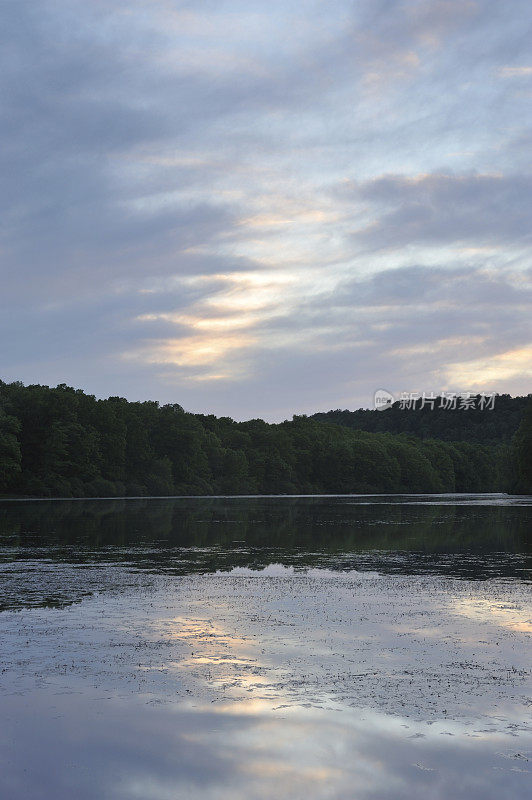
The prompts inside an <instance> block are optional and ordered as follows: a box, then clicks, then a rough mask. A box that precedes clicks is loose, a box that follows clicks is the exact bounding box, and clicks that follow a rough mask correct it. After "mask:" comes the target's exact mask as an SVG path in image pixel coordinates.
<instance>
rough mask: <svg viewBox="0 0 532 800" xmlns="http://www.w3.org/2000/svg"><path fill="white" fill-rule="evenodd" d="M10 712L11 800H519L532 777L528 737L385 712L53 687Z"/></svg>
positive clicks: (6, 719)
mask: <svg viewBox="0 0 532 800" xmlns="http://www.w3.org/2000/svg"><path fill="white" fill-rule="evenodd" d="M3 710H4V716H3V725H2V729H1V732H0V737H1V739H0V741H1V744H2V749H3V750H4V755H5V759H4V760H3V769H2V776H1V778H0V784H1V785H2V786H3V787H4V790H5V791H6V794H5V795H4V796H6V797H9V798H10V800H28V798H31V799H32V800H41V799H42V800H49V798H54V800H72V798H73V797H75V798H76V800H94V799H95V798H106V800H124V798H128V800H129V799H131V800H132V799H133V798H139V800H140V799H142V800H145V799H146V798H149V799H150V800H169V799H170V798H172V800H173V798H177V797H183V798H184V797H186V798H188V800H200V799H201V800H209V799H212V800H214V798H216V800H229V798H230V799H231V800H243V799H244V798H245V799H246V800H248V799H249V798H254V799H256V800H259V799H262V798H264V800H266V799H268V800H269V799H270V798H272V797H277V798H280V800H297V799H298V798H314V800H322V799H323V800H325V798H327V800H345V798H357V800H370V798H371V799H372V800H373V799H374V798H393V799H394V800H417V799H418V798H419V800H425V798H427V797H433V798H442V800H443V798H449V797H452V798H454V799H455V800H517V798H525V797H526V796H527V795H526V792H527V787H528V786H529V780H530V764H529V761H528V760H527V755H526V753H523V752H521V751H522V747H521V745H522V744H523V742H521V743H520V748H521V749H519V748H517V747H516V745H515V741H514V740H513V739H512V738H511V737H507V736H506V737H505V736H491V737H490V736H489V735H485V736H484V737H483V738H482V739H481V740H479V739H475V738H472V737H470V736H468V732H467V730H464V729H461V728H460V727H458V726H454V727H453V726H449V725H448V724H442V725H433V726H428V725H423V724H413V723H411V722H410V721H407V720H403V719H401V718H397V719H392V718H390V717H386V716H384V715H379V714H375V713H366V714H365V716H364V717H363V718H360V717H359V716H357V715H354V714H349V713H344V714H338V715H336V716H335V715H331V714H327V715H325V714H323V713H320V712H316V711H313V710H304V709H302V710H298V711H295V712H294V711H293V712H290V713H287V712H285V713H283V714H278V713H277V714H276V713H272V712H271V711H268V712H264V713H262V714H259V713H256V712H251V713H245V711H246V709H234V708H223V709H222V708H220V709H210V708H205V707H203V708H195V709H186V708H183V707H181V708H176V707H170V706H164V707H158V708H153V707H150V706H147V705H145V704H142V703H139V702H132V701H129V702H128V703H125V702H123V701H120V700H113V701H109V700H106V699H103V698H101V697H100V698H99V697H97V696H93V697H79V696H76V695H70V696H68V697H65V696H64V695H43V694H42V693H34V694H32V695H28V696H27V702H26V704H25V705H24V706H22V707H21V704H20V702H18V701H17V699H10V698H8V699H7V702H6V703H5V705H4V709H3ZM81 721H82V722H81ZM530 744H531V743H530V741H529V742H528V745H529V746H530ZM52 765H54V768H51V766H52Z"/></svg>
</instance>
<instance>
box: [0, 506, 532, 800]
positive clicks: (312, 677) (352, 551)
mask: <svg viewBox="0 0 532 800" xmlns="http://www.w3.org/2000/svg"><path fill="white" fill-rule="evenodd" d="M531 533H532V498H530V497H508V496H506V495H409V496H407V495H401V496H382V495H378V496H330V497H329V496H320V497H201V498H199V497H198V498H190V497H189V498H138V499H127V500H119V499H101V500H92V499H91V500H3V501H0V575H1V576H0V657H1V663H0V713H1V720H2V725H1V726H0V765H1V769H0V796H1V797H2V798H3V797H5V798H9V800H22V799H24V800H48V799H49V798H50V800H51V799H52V798H53V800H63V799H64V800H67V798H68V800H72V798H76V800H93V799H94V800H95V799H96V798H98V800H130V799H132V798H139V799H140V798H142V800H152V799H153V800H174V798H190V800H199V799H200V798H201V800H204V798H205V799H206V800H210V799H211V798H212V799H213V800H214V799H216V800H226V799H227V800H229V798H231V800H233V798H236V800H240V799H242V800H243V799H244V798H246V800H247V799H248V798H251V799H254V798H272V797H276V798H281V800H285V799H286V800H288V799H289V800H294V798H305V800H312V799H313V798H317V799H320V800H321V798H327V800H330V799H331V798H334V799H335V800H336V798H338V799H340V798H342V799H343V798H356V799H357V800H369V799H370V798H372V799H374V798H379V800H381V798H391V799H392V800H396V798H397V800H402V799H403V798H405V800H406V798H408V799H409V800H417V798H420V800H421V798H423V800H425V798H427V797H430V798H432V799H433V800H439V798H442V799H443V798H449V797H452V798H455V799H457V800H461V799H462V798H463V800H466V798H467V800H477V799H478V800H490V798H493V800H501V799H502V800H504V798H508V800H510V798H511V799H512V800H515V799H516V798H525V797H528V796H529V793H530V787H531V781H530V778H531V771H532V725H531V715H530V710H531V705H530V682H531V658H530V633H531V631H532V611H531V602H530V601H531V595H530V567H531V560H530V543H531Z"/></svg>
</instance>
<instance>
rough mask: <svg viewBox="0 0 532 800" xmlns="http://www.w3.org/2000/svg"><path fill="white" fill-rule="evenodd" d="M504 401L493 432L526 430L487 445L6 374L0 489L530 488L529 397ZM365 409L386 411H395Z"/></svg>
mask: <svg viewBox="0 0 532 800" xmlns="http://www.w3.org/2000/svg"><path fill="white" fill-rule="evenodd" d="M522 400H524V401H525V402H521V401H522ZM510 401H511V402H510ZM516 401H519V403H517V405H519V407H520V408H521V413H520V414H519V419H516V418H515V406H516ZM505 403H506V405H503V404H500V405H499V406H497V408H496V409H494V410H493V411H486V412H485V413H486V414H487V415H488V414H490V415H495V416H497V415H502V416H505V415H507V416H508V417H509V418H510V417H511V419H512V422H511V423H510V422H509V421H506V422H504V421H503V420H499V422H498V423H497V426H498V427H497V426H496V427H495V428H494V430H498V431H501V430H504V431H506V430H509V429H510V427H511V426H512V425H514V424H515V427H514V431H515V428H517V427H518V426H519V425H521V427H520V428H519V431H518V433H517V434H515V436H514V437H513V438H512V437H511V434H510V433H508V435H506V434H505V435H504V436H503V435H501V434H499V435H498V436H493V437H491V435H490V438H489V439H488V443H481V442H478V441H477V440H476V439H475V437H474V436H471V441H465V440H464V439H466V438H467V437H465V436H464V437H462V440H461V441H444V440H443V437H441V438H440V439H438V438H436V434H434V435H433V438H427V437H426V435H425V434H426V432H425V430H422V431H417V432H416V433H420V434H421V435H419V436H418V435H414V431H409V432H399V433H398V432H389V431H384V432H371V431H368V430H361V429H355V428H354V427H348V426H345V425H339V424H335V423H334V422H330V421H329V422H327V421H323V420H322V419H317V418H316V417H314V418H312V417H306V416H295V417H294V418H293V419H292V420H291V421H287V422H282V423H280V424H268V423H266V422H264V421H263V420H260V419H254V420H250V421H248V422H235V421H234V420H232V419H230V418H228V417H221V418H217V417H215V416H213V415H208V416H205V415H201V414H191V413H187V412H185V411H184V410H183V408H182V407H181V406H179V405H176V404H174V405H163V406H160V405H159V404H158V403H156V402H152V401H148V402H143V403H138V402H128V401H127V400H125V399H123V398H121V397H110V398H108V399H107V400H98V399H96V398H95V397H93V396H92V395H88V394H85V393H84V392H83V391H81V390H76V389H73V388H71V387H68V386H66V385H64V384H61V385H59V386H57V387H56V388H49V387H47V386H24V385H23V384H21V383H18V382H17V383H10V384H7V383H3V382H0V491H1V492H2V493H4V494H5V495H12V496H13V495H17V496H37V497H50V496H51V497H54V496H61V497H94V496H108V497H110V496H143V495H173V494H184V495H187V494H198V495H205V494H255V493H256V494H290V493H304V494H307V493H308V494H311V493H352V492H353V493H370V492H453V491H458V492H475V491H501V490H506V489H512V488H518V489H519V491H523V492H525V491H529V484H528V483H527V481H528V479H529V478H530V468H529V466H528V467H527V466H526V464H527V463H529V462H528V461H527V459H529V458H530V444H531V427H532V421H531V415H530V413H529V412H527V413H528V416H527V415H525V416H523V413H522V411H523V409H524V407H525V404H526V399H523V398H515V399H514V400H512V398H509V399H508V400H506V401H505ZM499 407H500V409H501V410H500V411H499ZM505 409H506V410H505ZM332 413H337V412H332ZM340 413H345V412H340ZM353 413H354V414H360V413H361V412H353ZM362 413H363V414H364V415H371V414H373V415H374V416H375V417H378V418H379V419H380V418H382V417H386V416H387V415H388V414H392V413H393V409H389V410H388V411H385V412H379V411H375V412H362ZM403 413H404V414H405V416H408V415H410V416H412V412H411V411H406V412H403ZM454 413H455V414H457V415H458V414H459V413H460V412H454ZM469 413H470V412H467V413H466V412H462V416H463V417H465V418H468V417H469ZM325 416H327V415H325ZM364 418H366V419H369V416H365V417H364ZM490 419H493V416H492V417H490ZM527 420H528V422H527ZM376 424H380V423H376ZM527 469H528V472H527Z"/></svg>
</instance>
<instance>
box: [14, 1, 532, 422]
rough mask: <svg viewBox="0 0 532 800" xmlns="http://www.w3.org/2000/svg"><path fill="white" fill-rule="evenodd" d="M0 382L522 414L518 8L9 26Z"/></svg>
mask: <svg viewBox="0 0 532 800" xmlns="http://www.w3.org/2000/svg"><path fill="white" fill-rule="evenodd" d="M3 17H4V19H3V24H2V26H1V28H0V39H1V45H2V47H1V48H0V52H1V56H0V89H1V92H2V104H1V116H2V118H1V129H0V174H1V175H2V180H3V191H2V192H1V193H0V220H1V222H0V253H1V263H2V267H1V269H2V292H1V295H0V314H1V316H0V353H1V362H0V377H2V378H3V379H4V380H23V381H24V382H40V383H47V384H50V385H55V384H56V383H59V382H66V383H69V384H72V385H75V386H79V387H82V388H84V389H86V390H87V391H89V392H91V393H94V394H97V395H98V396H108V395H117V394H119V395H123V396H126V397H128V398H130V399H157V400H160V401H161V402H179V403H181V404H182V405H184V406H185V407H186V408H187V409H189V410H193V411H207V412H213V413H217V414H227V415H230V416H233V417H235V418H238V419H244V418H249V417H256V416H263V417H265V418H267V419H283V418H285V417H290V416H291V415H292V414H293V413H312V412H313V411H317V410H326V409H328V408H337V407H351V408H356V407H359V406H369V405H371V403H372V399H373V391H374V390H375V389H377V388H386V389H388V390H390V391H393V392H401V391H423V390H425V391H441V390H443V389H457V390H467V389H474V390H478V391H482V390H484V391H499V392H511V393H513V394H516V393H519V394H524V393H528V392H529V391H531V390H532V382H531V372H532V341H531V340H532V323H531V322H530V319H531V318H532V314H531V306H532V304H531V300H532V285H531V284H532V272H531V268H532V264H531V259H530V255H531V251H532V243H531V234H530V231H531V226H530V220H531V219H532V170H531V165H530V145H531V141H532V126H531V116H532V114H531V108H532V102H531V100H532V58H531V56H530V41H531V40H532V7H531V5H530V2H529V0H508V1H507V2H505V3H494V2H492V0H360V1H359V2H356V3H352V2H347V0H329V2H326V3H325V2H320V1H319V0H301V2H298V3H292V4H287V3H285V2H275V0H274V1H273V2H272V0H269V2H267V3H266V2H253V0H246V2H243V1H242V2H237V1H236V0H228V1H227V2H225V1H224V0H217V2H209V1H208V0H205V1H204V2H201V1H200V0H197V2H194V3H190V2H177V1H176V0H151V2H147V0H144V2H140V0H133V1H132V2H128V3H124V2H119V1H118V0H93V2H91V3H86V2H76V0H68V1H67V0H41V2H40V3H35V2H34V0H28V1H26V0H6V2H4V4H3Z"/></svg>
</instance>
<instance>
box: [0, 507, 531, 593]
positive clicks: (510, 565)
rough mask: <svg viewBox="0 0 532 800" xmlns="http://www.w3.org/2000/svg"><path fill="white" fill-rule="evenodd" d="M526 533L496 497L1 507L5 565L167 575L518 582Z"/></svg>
mask: <svg viewBox="0 0 532 800" xmlns="http://www.w3.org/2000/svg"><path fill="white" fill-rule="evenodd" d="M531 531H532V506H531V505H530V504H527V503H526V502H525V500H524V499H522V498H520V499H517V500H515V501H514V500H512V499H509V498H505V497H501V496H499V495H494V496H486V495H483V496H463V497H457V496H434V497H431V498H430V499H427V497H426V496H425V497H420V496H418V497H414V498H413V497H412V496H404V497H383V496H376V497H374V498H368V497H359V498H353V497H316V498H309V497H300V498H288V497H278V498H179V499H167V498H166V499H145V498H144V499H139V500H82V501H73V500H64V501H53V500H45V501H42V502H41V501H38V502H31V501H11V502H6V501H3V502H0V560H3V561H4V562H9V561H13V560H19V559H21V560H28V559H52V560H64V561H67V562H70V563H84V562H120V563H127V564H130V565H132V566H135V567H136V568H142V569H148V570H150V569H152V570H154V571H155V572H161V571H168V572H173V573H175V574H187V573H189V572H210V571H215V570H217V569H230V568H232V567H235V566H247V567H254V568H257V567H261V566H265V565H267V564H269V563H271V562H276V561H279V562H281V563H284V564H300V565H306V566H330V567H332V568H334V569H377V570H379V571H384V572H390V573H404V574H413V573H424V572H435V573H440V574H449V575H462V576H466V577H478V578H483V577H489V576H494V575H498V576H516V577H522V576H523V572H524V571H526V570H527V569H529V567H530V562H529V560H528V557H529V555H530V544H531V542H530V539H531ZM457 554H459V555H458V557H457ZM480 556H481V557H480Z"/></svg>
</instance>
